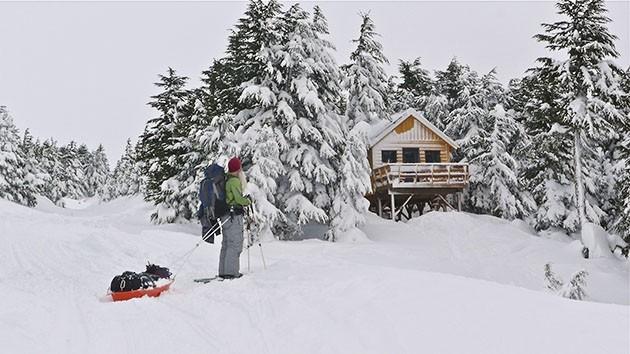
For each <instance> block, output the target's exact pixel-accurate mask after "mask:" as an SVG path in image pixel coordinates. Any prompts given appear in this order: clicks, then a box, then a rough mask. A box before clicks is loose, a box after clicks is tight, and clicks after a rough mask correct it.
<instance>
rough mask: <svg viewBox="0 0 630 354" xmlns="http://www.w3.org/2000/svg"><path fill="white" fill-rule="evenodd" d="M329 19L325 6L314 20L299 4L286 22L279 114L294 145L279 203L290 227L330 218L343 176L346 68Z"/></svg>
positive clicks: (287, 156) (290, 148)
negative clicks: (336, 53)
mask: <svg viewBox="0 0 630 354" xmlns="http://www.w3.org/2000/svg"><path fill="white" fill-rule="evenodd" d="M327 32H328V26H327V23H326V19H325V17H324V15H323V13H322V12H321V9H319V7H316V8H315V14H314V16H313V19H311V16H309V14H308V12H306V11H304V10H303V9H302V8H301V7H300V6H299V5H298V4H296V5H293V6H291V7H290V8H289V9H288V11H287V12H286V13H285V15H284V19H283V21H282V33H283V34H282V36H283V44H282V46H281V48H282V49H281V50H280V52H279V58H281V59H282V61H281V62H280V63H278V64H279V71H280V72H282V73H283V78H284V81H283V82H280V83H279V84H280V85H279V87H280V89H281V93H280V95H279V101H278V105H277V107H278V110H277V113H278V114H277V119H278V121H279V123H280V124H281V125H282V126H285V127H286V137H285V139H286V142H287V144H288V149H287V151H286V153H283V154H282V155H281V159H282V160H283V161H284V163H285V168H286V170H287V174H286V181H285V182H284V183H281V188H280V189H279V192H280V199H279V204H278V205H279V206H280V208H281V209H282V210H283V211H284V214H285V216H286V217H287V221H288V222H289V226H290V227H291V224H295V225H297V226H298V228H299V226H300V225H302V224H305V223H307V222H310V221H317V222H326V221H328V214H329V213H328V210H329V209H330V206H331V199H332V198H331V191H332V188H333V187H334V186H335V184H336V181H337V179H338V175H337V171H336V170H337V169H336V167H337V166H336V159H337V154H338V151H339V150H340V148H339V146H340V145H341V144H342V142H343V130H342V126H341V124H342V122H341V116H340V114H339V111H338V107H337V106H336V102H337V98H338V97H339V96H340V91H341V89H340V87H339V84H338V83H339V82H340V80H341V73H340V71H339V68H338V66H337V63H336V61H335V59H334V57H333V54H332V50H333V48H334V47H333V45H332V44H331V43H330V42H329V41H328V40H327V39H326V38H324V36H325V35H326V34H327Z"/></svg>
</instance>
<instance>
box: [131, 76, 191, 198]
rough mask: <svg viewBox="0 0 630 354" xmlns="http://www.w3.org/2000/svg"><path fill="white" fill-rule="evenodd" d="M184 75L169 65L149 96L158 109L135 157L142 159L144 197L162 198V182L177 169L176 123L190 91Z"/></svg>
mask: <svg viewBox="0 0 630 354" xmlns="http://www.w3.org/2000/svg"><path fill="white" fill-rule="evenodd" d="M186 81H187V78H185V77H182V76H178V75H177V73H176V72H175V70H173V69H172V68H169V69H168V73H167V74H166V75H160V82H158V83H156V84H155V85H156V86H157V87H159V88H160V89H162V92H161V93H159V94H158V95H155V96H152V97H151V98H153V101H151V102H150V103H149V105H150V106H151V107H153V108H155V109H156V110H157V111H158V112H159V116H158V117H156V118H153V119H151V120H149V122H148V123H147V126H146V128H145V130H144V133H143V134H142V136H141V137H140V142H139V146H138V152H137V153H138V156H137V158H138V160H139V161H141V162H142V164H141V166H142V168H143V171H142V172H143V174H144V175H146V176H147V185H146V195H145V198H146V200H147V201H152V202H154V203H156V204H158V203H160V202H161V198H162V184H163V183H164V182H165V181H166V180H168V179H169V178H171V177H173V176H175V175H176V174H177V172H178V167H177V161H175V159H176V158H177V157H178V154H177V151H174V149H175V148H176V147H175V143H176V142H177V141H176V140H177V139H176V138H175V123H176V120H178V119H180V118H181V116H182V115H186V113H187V112H185V110H186V108H187V107H186V105H187V104H188V101H187V100H188V96H189V92H188V91H187V90H186V89H185V88H184V86H185V84H186Z"/></svg>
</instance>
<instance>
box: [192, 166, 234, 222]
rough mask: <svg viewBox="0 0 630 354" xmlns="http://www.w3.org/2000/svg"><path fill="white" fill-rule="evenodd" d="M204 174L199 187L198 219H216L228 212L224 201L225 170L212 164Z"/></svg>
mask: <svg viewBox="0 0 630 354" xmlns="http://www.w3.org/2000/svg"><path fill="white" fill-rule="evenodd" d="M204 174H205V178H204V179H203V180H202V181H201V186H200V187H199V200H200V201H201V208H200V210H199V211H200V217H208V218H210V219H218V218H220V217H223V216H225V215H227V213H228V212H229V210H230V208H229V207H228V204H227V202H226V200H225V170H224V169H223V167H222V166H219V165H217V164H212V165H210V166H208V167H207V168H206V170H205V171H204Z"/></svg>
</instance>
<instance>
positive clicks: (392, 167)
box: [372, 163, 469, 190]
mask: <svg viewBox="0 0 630 354" xmlns="http://www.w3.org/2000/svg"><path fill="white" fill-rule="evenodd" d="M468 178H469V173H468V164H465V163H390V164H387V165H384V166H381V167H378V168H376V169H374V170H373V171H372V183H373V186H372V187H373V189H375V190H376V189H377V188H382V187H393V188H433V187H438V188H445V187H446V188H448V187H453V188H461V187H464V186H466V185H467V184H468Z"/></svg>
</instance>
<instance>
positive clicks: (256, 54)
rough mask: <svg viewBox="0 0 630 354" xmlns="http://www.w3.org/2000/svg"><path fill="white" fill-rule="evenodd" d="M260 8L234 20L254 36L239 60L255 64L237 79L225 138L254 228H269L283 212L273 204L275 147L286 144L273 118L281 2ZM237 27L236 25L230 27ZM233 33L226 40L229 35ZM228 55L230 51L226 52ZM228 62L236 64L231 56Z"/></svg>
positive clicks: (278, 172)
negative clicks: (243, 176)
mask: <svg viewBox="0 0 630 354" xmlns="http://www.w3.org/2000/svg"><path fill="white" fill-rule="evenodd" d="M255 6H263V4H262V2H261V1H251V2H250V4H249V8H248V9H249V10H252V8H253V7H255ZM264 6H265V8H264V11H261V14H260V15H258V17H253V16H252V15H249V14H246V16H245V18H243V19H241V20H240V22H241V23H242V22H243V21H248V22H252V24H251V25H250V26H253V27H252V28H253V30H255V32H253V33H252V32H251V31H249V32H245V33H242V37H243V38H242V39H239V40H240V41H243V42H245V43H247V42H249V41H254V40H255V39H256V38H257V39H258V41H257V42H256V45H257V48H251V46H250V47H249V48H250V49H252V53H251V55H248V56H247V57H246V58H245V59H242V61H245V60H251V62H249V63H251V65H252V66H254V67H256V68H257V71H256V72H253V71H252V72H253V76H252V77H251V78H248V79H247V78H246V79H247V81H244V82H241V83H240V84H239V85H238V86H239V90H240V92H241V94H240V96H239V98H238V101H239V105H240V107H242V108H241V109H240V110H239V111H238V113H237V114H236V116H235V117H234V128H235V133H234V135H233V136H229V137H226V140H230V141H235V142H236V144H234V146H235V148H234V149H233V150H232V152H233V153H234V154H235V155H238V156H240V157H241V158H242V160H243V162H244V164H245V166H246V167H247V166H248V165H249V168H248V171H247V172H248V177H249V180H250V182H251V183H249V191H248V192H249V193H250V195H251V197H252V198H253V199H254V201H255V204H256V207H257V208H258V209H259V210H258V211H259V213H260V216H261V217H260V221H261V222H260V225H259V227H260V231H261V232H262V233H263V234H271V233H272V227H273V225H274V224H275V223H276V221H278V220H281V219H282V218H283V214H282V212H281V211H280V209H278V208H277V207H276V202H277V196H276V193H277V190H278V183H277V180H278V179H279V177H280V176H284V175H285V174H286V169H285V166H284V164H283V162H282V161H281V159H280V155H281V152H285V151H287V150H288V142H287V141H286V138H285V133H284V132H285V129H284V127H282V126H281V125H280V124H279V123H278V118H277V115H278V114H279V110H278V109H277V108H278V102H279V100H280V96H279V95H280V93H281V92H280V86H279V85H280V83H279V82H278V81H279V80H280V79H281V78H282V73H281V72H280V71H279V68H278V66H277V65H276V62H277V60H278V52H279V47H280V46H281V44H282V38H281V36H282V33H281V23H280V14H281V10H282V6H281V5H280V4H279V3H278V2H277V1H275V0H272V1H269V2H268V3H267V4H266V5H264ZM241 32H242V30H240V28H239V27H238V26H237V30H236V33H237V34H239V35H241ZM234 38H235V37H234V36H232V37H231V38H230V40H234ZM229 52H230V50H228V55H232V54H230V53H229ZM233 65H236V66H237V67H238V65H240V62H239V61H237V60H235V63H234V64H233Z"/></svg>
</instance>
